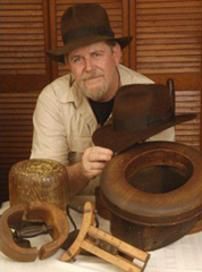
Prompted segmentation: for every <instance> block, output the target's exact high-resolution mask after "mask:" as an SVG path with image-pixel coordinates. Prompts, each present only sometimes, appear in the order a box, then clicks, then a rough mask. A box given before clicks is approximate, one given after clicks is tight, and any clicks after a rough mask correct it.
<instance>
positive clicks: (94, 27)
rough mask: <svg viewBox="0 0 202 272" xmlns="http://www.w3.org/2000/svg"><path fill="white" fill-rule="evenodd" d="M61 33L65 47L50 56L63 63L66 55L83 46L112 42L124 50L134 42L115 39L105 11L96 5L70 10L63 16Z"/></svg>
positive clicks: (78, 6)
mask: <svg viewBox="0 0 202 272" xmlns="http://www.w3.org/2000/svg"><path fill="white" fill-rule="evenodd" d="M61 32H62V33H61V34H62V40H63V43H64V46H63V47H61V48H58V49H55V50H50V51H48V54H49V55H50V56H51V57H52V58H53V59H54V60H56V61H58V62H63V63H64V55H65V54H67V53H69V52H70V51H72V50H74V49H76V48H79V47H81V46H86V45H89V44H91V43H95V42H99V41H107V40H112V41H116V42H118V43H119V44H120V46H121V47H122V48H124V47H125V46H127V45H128V44H129V43H130V41H131V40H132V37H120V38H115V35H114V32H113V31H112V28H111V26H110V22H109V18H108V15H107V13H106V11H105V9H104V8H103V7H102V6H100V5H98V4H95V3H88V4H76V5H74V6H72V7H70V8H68V9H67V10H66V11H65V13H64V14H63V16H62V21H61Z"/></svg>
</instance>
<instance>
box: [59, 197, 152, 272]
mask: <svg viewBox="0 0 202 272" xmlns="http://www.w3.org/2000/svg"><path fill="white" fill-rule="evenodd" d="M100 242H104V243H106V244H108V245H109V246H112V247H114V248H116V251H115V252H116V253H115V254H112V253H111V252H109V251H107V250H104V249H103V248H102V247H101V246H100V244H101V243H100ZM81 249H83V250H86V251H88V252H90V253H92V254H94V255H96V256H97V257H99V258H102V259H104V260H105V261H107V262H109V263H111V264H113V265H116V266H118V267H119V268H121V269H123V270H124V271H128V272H140V271H143V270H144V268H145V265H146V263H147V262H148V259H149V256H150V255H149V254H148V253H147V252H145V251H142V250H140V249H138V248H136V247H134V246H131V245H129V244H127V243H125V242H123V241H122V240H120V239H118V238H116V237H114V236H112V235H110V234H109V233H107V232H105V231H103V230H100V229H98V228H96V227H95V226H94V208H93V205H92V203H91V202H86V203H85V205H84V216H83V220H82V224H81V228H80V232H79V234H78V236H77V238H76V239H75V241H74V242H73V244H72V245H71V246H70V248H69V249H68V250H67V251H65V252H64V253H63V254H62V255H61V256H60V258H59V259H60V260H61V261H71V260H74V259H75V256H76V255H77V254H79V252H80V250H81Z"/></svg>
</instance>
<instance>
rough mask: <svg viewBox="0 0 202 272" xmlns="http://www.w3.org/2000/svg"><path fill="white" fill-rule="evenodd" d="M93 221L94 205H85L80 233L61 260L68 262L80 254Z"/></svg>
mask: <svg viewBox="0 0 202 272" xmlns="http://www.w3.org/2000/svg"><path fill="white" fill-rule="evenodd" d="M93 221H94V214H93V204H92V203H91V202H86V203H85V205H84V216H83V220H82V223H81V228H80V232H79V234H78V236H77V238H76V240H75V241H74V243H73V244H72V245H71V246H70V248H69V249H68V250H67V251H65V252H64V253H63V254H62V255H61V256H60V258H59V260H61V261H65V262H68V261H70V260H71V259H73V258H74V257H75V256H76V255H77V254H78V253H79V252H80V250H81V244H82V242H83V241H84V239H85V236H86V235H87V233H88V230H89V228H90V226H91V225H92V224H93Z"/></svg>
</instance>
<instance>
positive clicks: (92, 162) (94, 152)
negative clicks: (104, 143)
mask: <svg viewBox="0 0 202 272" xmlns="http://www.w3.org/2000/svg"><path fill="white" fill-rule="evenodd" d="M112 156H113V151H112V150H110V149H108V148H104V147H100V146H93V147H89V148H87V149H86V150H85V151H84V154H83V156H82V159H81V166H82V172H83V175H84V176H85V177H87V178H89V179H90V178H93V177H96V176H98V175H100V174H101V173H102V171H103V169H104V167H105V165H106V163H107V162H108V161H110V160H111V158H112Z"/></svg>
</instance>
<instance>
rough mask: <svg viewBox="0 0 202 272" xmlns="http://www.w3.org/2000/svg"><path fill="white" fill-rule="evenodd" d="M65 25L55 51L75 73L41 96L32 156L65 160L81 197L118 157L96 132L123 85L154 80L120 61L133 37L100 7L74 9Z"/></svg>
mask: <svg viewBox="0 0 202 272" xmlns="http://www.w3.org/2000/svg"><path fill="white" fill-rule="evenodd" d="M61 29H62V38H63V42H64V46H63V47H62V48H59V49H56V50H52V51H50V52H49V54H50V56H52V57H53V58H54V59H55V60H57V61H60V62H63V63H65V64H66V65H67V68H68V69H69V71H70V73H69V74H67V75H65V76H63V77H60V78H58V79H56V80H55V81H53V82H52V83H51V84H49V85H48V86H47V87H46V88H44V90H43V91H42V93H41V94H40V96H39V98H38V102H37V105H36V109H35V112H34V117H33V122H34V135H33V146H32V153H31V158H49V159H54V160H57V161H59V162H61V163H63V164H65V165H66V166H67V170H68V174H69V182H70V187H71V194H72V195H75V194H77V193H78V192H80V191H81V190H82V189H83V188H84V187H86V186H87V185H88V183H89V180H91V179H93V178H94V177H97V176H99V175H100V174H101V173H102V171H103V169H104V167H105V165H106V163H107V162H108V161H109V160H111V158H112V156H113V152H112V150H110V149H107V148H103V147H100V146H93V143H92V135H93V133H94V131H95V130H96V129H97V127H98V126H100V125H103V124H104V123H106V122H107V120H108V118H109V116H110V113H111V111H112V106H113V99H114V97H115V95H116V92H117V90H118V88H119V87H120V86H122V85H126V84H132V83H145V84H148V83H151V82H152V81H151V80H150V79H148V78H146V77H145V76H143V75H141V74H139V73H136V72H135V71H132V70H130V69H128V68H126V67H125V66H123V65H120V61H121V57H122V48H124V47H125V46H127V45H128V44H129V42H130V41H131V37H121V38H115V37H114V33H113V32H112V29H111V27H110V23H109V19H108V16H107V14H106V11H105V10H104V8H102V7H101V6H100V5H98V4H92V3H91V4H77V5H74V6H72V7H70V8H69V9H67V10H66V12H65V13H64V15H63V17H62V24H61ZM173 136H174V132H173V128H171V129H169V130H166V131H164V132H163V133H161V134H160V135H157V137H158V138H157V139H160V138H162V137H163V139H165V140H173ZM93 187H94V186H90V188H93ZM88 193H89V191H88ZM91 193H92V192H91Z"/></svg>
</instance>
